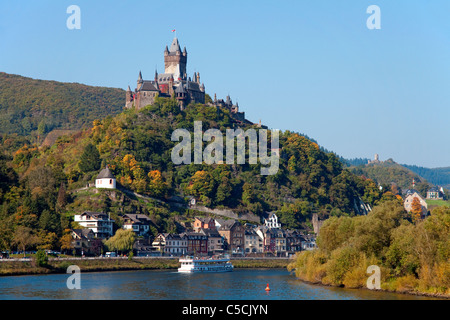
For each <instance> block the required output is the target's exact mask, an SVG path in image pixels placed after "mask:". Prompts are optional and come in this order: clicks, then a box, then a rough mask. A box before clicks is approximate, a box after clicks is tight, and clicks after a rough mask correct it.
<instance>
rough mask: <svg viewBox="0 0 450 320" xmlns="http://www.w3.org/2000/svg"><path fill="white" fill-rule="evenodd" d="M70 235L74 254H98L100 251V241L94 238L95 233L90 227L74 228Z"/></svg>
mask: <svg viewBox="0 0 450 320" xmlns="http://www.w3.org/2000/svg"><path fill="white" fill-rule="evenodd" d="M71 235H72V239H73V241H72V247H73V249H74V250H75V254H77V255H81V256H83V255H88V256H91V255H95V256H98V255H99V254H100V253H101V248H102V242H101V240H99V239H96V238H95V234H94V232H93V231H92V230H91V229H74V230H72V234H71Z"/></svg>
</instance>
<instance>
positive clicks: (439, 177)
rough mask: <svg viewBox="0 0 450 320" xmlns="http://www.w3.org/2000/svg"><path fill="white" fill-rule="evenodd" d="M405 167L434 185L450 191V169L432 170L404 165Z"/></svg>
mask: <svg viewBox="0 0 450 320" xmlns="http://www.w3.org/2000/svg"><path fill="white" fill-rule="evenodd" d="M403 166H404V167H405V168H408V169H409V170H411V171H413V172H415V173H417V174H418V175H420V176H421V177H423V178H425V179H427V180H428V181H429V182H430V183H432V184H435V185H438V186H442V187H444V188H446V189H450V167H445V168H434V169H430V168H424V167H418V166H414V165H407V164H403Z"/></svg>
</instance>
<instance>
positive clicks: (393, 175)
mask: <svg viewBox="0 0 450 320" xmlns="http://www.w3.org/2000/svg"><path fill="white" fill-rule="evenodd" d="M349 170H350V171H351V172H352V173H354V174H356V175H360V176H365V177H367V178H369V179H372V180H374V181H375V182H376V183H377V184H379V185H385V186H389V188H390V187H391V184H392V183H394V184H396V186H397V187H398V188H400V190H399V191H401V190H407V189H412V183H413V180H414V182H415V187H414V189H416V190H417V191H419V192H420V193H421V194H422V195H426V192H427V190H428V189H429V188H430V184H429V183H428V181H427V180H426V179H424V178H423V177H421V176H419V175H418V174H416V173H414V172H413V171H411V170H410V169H408V168H405V167H404V166H402V165H400V164H398V163H396V162H394V161H393V160H392V159H388V160H386V161H383V162H378V163H370V164H365V165H359V166H356V167H349Z"/></svg>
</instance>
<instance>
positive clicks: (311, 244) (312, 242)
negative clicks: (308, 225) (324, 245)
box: [302, 234, 317, 251]
mask: <svg viewBox="0 0 450 320" xmlns="http://www.w3.org/2000/svg"><path fill="white" fill-rule="evenodd" d="M315 248H317V245H316V236H315V235H313V234H308V235H306V236H305V237H304V240H303V242H302V250H308V251H311V250H314V249H315Z"/></svg>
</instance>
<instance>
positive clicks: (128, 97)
mask: <svg viewBox="0 0 450 320" xmlns="http://www.w3.org/2000/svg"><path fill="white" fill-rule="evenodd" d="M132 106H133V92H132V91H131V88H130V86H128V89H127V93H126V99H125V108H126V109H130V108H131V107H132Z"/></svg>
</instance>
